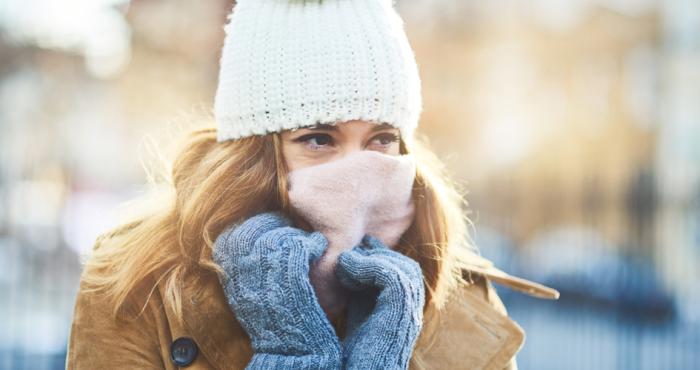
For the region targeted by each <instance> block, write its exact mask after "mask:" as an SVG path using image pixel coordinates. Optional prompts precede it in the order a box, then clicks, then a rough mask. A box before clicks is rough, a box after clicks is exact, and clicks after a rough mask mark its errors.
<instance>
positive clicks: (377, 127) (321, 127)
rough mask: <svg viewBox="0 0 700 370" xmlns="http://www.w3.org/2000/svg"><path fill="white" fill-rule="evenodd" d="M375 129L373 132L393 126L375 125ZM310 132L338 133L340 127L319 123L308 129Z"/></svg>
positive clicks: (385, 124) (387, 124)
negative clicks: (327, 131) (325, 131)
mask: <svg viewBox="0 0 700 370" xmlns="http://www.w3.org/2000/svg"><path fill="white" fill-rule="evenodd" d="M374 126H375V127H373V128H372V132H375V131H379V130H385V129H387V128H393V126H392V125H391V124H389V123H381V124H375V125H374ZM306 128H307V129H309V130H329V131H338V126H337V125H332V124H330V123H317V124H316V125H314V126H310V127H306Z"/></svg>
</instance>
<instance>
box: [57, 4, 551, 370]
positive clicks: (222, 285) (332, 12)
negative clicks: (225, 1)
mask: <svg viewBox="0 0 700 370" xmlns="http://www.w3.org/2000/svg"><path fill="white" fill-rule="evenodd" d="M229 20H230V21H229V23H228V24H227V25H226V40H225V44H224V48H223V52H222V58H221V70H220V76H219V86H218V89H217V95H216V101H215V114H216V117H215V118H216V127H206V128H200V129H194V130H192V131H191V132H189V133H188V134H187V135H186V136H185V138H184V140H183V142H182V143H181V145H180V146H179V150H178V151H177V156H176V158H175V160H174V162H173V163H172V165H170V166H166V167H165V168H169V169H170V171H169V173H168V174H167V179H168V181H167V182H165V184H164V185H165V186H162V187H160V188H159V190H158V192H155V193H154V194H153V195H154V196H153V197H152V198H148V199H149V201H148V202H144V205H147V207H145V208H144V209H143V212H142V213H141V214H140V215H138V216H135V217H134V219H133V220H130V221H128V222H125V223H124V224H123V225H121V226H119V227H117V228H115V229H114V230H111V231H110V232H108V233H105V234H103V235H102V236H100V237H99V238H98V240H97V242H96V244H95V247H94V250H93V254H92V255H91V257H90V259H89V260H88V261H87V264H86V266H85V270H84V273H83V275H82V279H81V283H80V291H79V294H78V297H77V301H76V306H75V312H74V319H73V325H72V328H71V335H70V341H69V344H68V357H67V365H66V366H67V368H70V369H102V368H129V369H140V368H144V369H146V368H148V369H152V368H165V369H176V368H179V367H188V368H192V369H242V368H245V367H248V368H352V369H358V368H363V369H364V368H377V369H378V368H412V369H504V368H505V369H515V368H517V366H516V362H515V354H516V353H517V351H518V350H519V349H520V348H521V346H522V344H523V342H524V337H525V336H524V332H523V330H522V329H521V328H520V326H519V325H518V324H517V323H515V322H514V321H513V320H511V319H510V318H509V317H508V316H507V312H506V310H505V307H504V306H503V304H502V302H501V301H500V299H499V298H498V296H497V294H496V293H495V290H494V289H493V287H492V285H491V282H490V280H494V281H498V282H500V283H504V284H506V285H508V286H511V287H513V288H515V289H518V290H521V291H524V292H527V293H529V294H532V295H535V296H540V297H545V298H556V297H558V292H556V291H555V290H553V289H551V288H547V287H544V286H541V285H539V284H537V283H534V282H529V281H526V280H523V279H519V278H516V277H512V276H510V275H508V274H505V273H503V272H502V271H500V270H498V269H496V268H495V267H494V266H493V265H492V264H491V263H490V262H489V261H488V260H485V259H484V258H482V257H480V256H479V255H478V252H477V250H476V248H475V247H472V246H471V244H470V242H469V237H468V234H467V222H468V220H467V219H466V217H465V216H464V210H463V209H462V205H463V203H464V202H463V199H462V198H461V196H460V194H459V191H458V189H457V188H456V187H455V185H454V184H453V183H452V182H451V181H449V179H448V178H447V176H446V175H445V174H444V173H443V172H442V165H441V164H440V162H439V161H438V160H437V159H436V157H435V156H434V155H433V154H432V153H431V152H430V150H428V148H427V147H426V146H425V145H424V144H422V143H421V141H419V140H416V139H414V136H413V134H414V129H415V127H416V126H417V122H418V116H419V113H420V109H421V98H420V80H419V77H418V70H417V66H416V64H415V59H414V57H413V53H412V51H411V50H410V47H409V44H408V42H407V40H406V37H405V34H404V32H403V28H402V23H401V20H400V18H399V17H398V15H397V14H396V12H395V11H394V9H393V8H392V4H391V1H390V0H323V1H318V0H316V1H302V0H240V1H239V2H238V4H237V5H236V8H235V9H234V11H233V12H232V14H231V16H230V17H229Z"/></svg>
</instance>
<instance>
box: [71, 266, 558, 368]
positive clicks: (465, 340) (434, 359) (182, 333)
mask: <svg viewBox="0 0 700 370" xmlns="http://www.w3.org/2000/svg"><path fill="white" fill-rule="evenodd" d="M471 272H472V273H471V274H469V276H470V277H471V278H470V279H471V281H472V282H473V283H471V284H464V285H463V286H462V287H461V288H459V289H458V290H455V291H454V292H453V294H452V296H450V298H449V300H448V303H447V304H446V306H445V308H444V309H443V310H441V311H431V310H428V311H427V312H426V314H425V316H424V325H423V329H422V330H421V334H420V336H419V337H418V341H417V343H416V346H415V349H414V352H413V357H412V359H411V363H410V368H411V369H412V370H422V369H436V370H437V369H453V370H459V369H465V370H466V369H470V370H476V369H489V370H503V369H507V370H515V369H517V364H516V359H515V355H516V353H517V352H518V351H519V350H520V349H521V348H522V346H523V344H524V341H525V333H524V331H523V329H522V328H521V327H520V326H519V325H518V324H517V323H516V322H515V321H514V320H513V319H511V318H509V317H508V314H507V311H506V308H505V306H504V305H503V303H502V301H501V300H500V298H499V297H498V295H497V294H496V291H495V289H494V287H493V285H492V281H494V282H497V283H500V284H503V285H505V286H508V287H510V288H513V289H516V290H519V291H521V292H524V293H526V294H530V295H533V296H536V297H540V298H549V299H556V298H557V297H558V294H559V293H558V292H557V291H556V290H554V289H551V288H549V287H546V286H543V285H540V284H538V283H535V282H532V281H529V280H525V279H521V278H518V277H515V276H512V275H508V274H506V273H504V272H503V271H501V270H498V269H497V268H495V267H493V266H485V267H483V268H475V269H474V270H473V271H471ZM465 273H466V270H465ZM183 284H184V286H183V302H182V304H183V321H182V322H180V321H179V320H177V319H176V316H175V315H174V313H173V312H172V310H171V308H170V306H169V305H164V304H163V302H165V300H164V296H163V293H164V289H163V286H161V285H160V284H155V286H156V289H155V290H153V291H143V292H139V293H138V294H134V295H133V300H132V301H130V302H131V303H133V304H130V308H129V310H128V311H127V312H126V313H125V314H124V315H127V316H129V317H135V318H136V319H135V320H130V321H122V320H117V321H115V320H112V319H110V312H111V310H112V308H111V307H108V306H107V305H106V304H105V302H104V300H103V299H101V297H100V296H97V295H94V294H87V293H85V292H84V291H83V288H84V286H83V283H82V281H81V284H80V290H79V292H78V296H77V299H76V302H75V307H74V316H73V322H72V326H71V330H70V338H69V342H68V355H67V358H66V369H81V370H82V369H91V370H92V369H168V370H171V369H179V368H180V367H178V366H177V365H175V363H174V362H173V361H172V360H171V345H172V343H173V342H174V341H175V340H176V339H178V338H187V341H188V344H189V345H190V346H191V347H196V348H195V349H196V351H195V352H196V353H194V354H192V353H190V355H191V357H192V361H191V363H189V364H188V365H187V366H186V368H187V369H191V370H204V369H243V368H245V366H246V365H247V363H248V361H249V360H250V359H251V357H252V355H253V352H252V349H251V345H250V340H249V338H248V336H247V334H246V332H245V331H244V330H243V329H242V327H241V326H240V324H239V323H238V321H237V320H236V318H235V316H234V314H233V312H232V311H231V310H230V308H229V306H228V304H227V302H226V297H225V295H224V292H223V289H222V287H221V284H220V283H219V281H218V279H217V277H216V275H215V274H214V273H211V272H203V273H202V274H201V279H196V280H192V281H188V280H186V281H183ZM149 293H151V294H150V299H148V303H147V304H146V306H145V309H144V310H143V312H142V314H141V315H137V314H138V313H139V312H140V310H141V308H142V306H143V303H139V302H145V301H146V300H145V298H146V297H147V296H149ZM333 324H334V326H335V328H336V330H337V331H338V334H339V335H342V332H343V325H342V323H341V322H340V321H339V322H336V323H333ZM428 332H433V333H435V334H434V335H432V336H428V335H427V334H425V333H428Z"/></svg>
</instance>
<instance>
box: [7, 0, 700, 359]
mask: <svg viewBox="0 0 700 370" xmlns="http://www.w3.org/2000/svg"><path fill="white" fill-rule="evenodd" d="M232 5H233V4H232V1H230V0H208V1H185V0H167V1H166V0H132V1H128V0H63V1H60V2H59V1H55V0H3V1H2V2H0V291H2V295H0V332H1V333H2V335H0V369H63V368H64V366H65V362H64V359H65V351H66V339H67V337H68V334H69V329H70V322H71V316H72V309H73V303H74V299H75V294H76V290H77V286H78V279H79V274H80V269H81V262H82V261H83V260H84V259H85V258H86V256H87V253H89V251H90V249H91V248H92V245H93V242H94V240H95V237H96V236H97V235H98V234H99V233H100V232H102V231H104V230H106V229H107V228H109V227H110V226H111V225H113V224H114V222H115V212H114V211H115V209H116V208H117V206H118V205H119V204H121V203H122V202H123V201H125V200H128V199H131V198H133V197H134V196H135V195H137V194H139V193H140V192H141V191H142V190H143V189H144V186H143V185H144V183H145V179H146V176H145V173H144V170H143V168H142V165H141V161H142V158H143V154H144V151H145V150H144V148H145V147H147V145H145V143H147V142H148V141H149V140H159V139H161V137H163V136H164V135H165V134H164V132H165V131H167V127H168V126H169V125H171V124H173V122H178V121H186V120H188V119H190V118H191V117H197V116H199V115H201V114H202V113H207V112H209V110H210V107H211V105H212V102H213V96H214V92H215V88H216V79H217V76H218V58H219V52H220V47H221V45H222V41H223V24H224V22H225V16H226V14H227V13H228V12H229V10H230V9H231V7H232ZM397 8H398V10H399V12H400V13H401V14H402V16H403V17H404V21H405V23H406V27H407V32H408V34H409V39H410V41H411V44H412V46H413V47H414V49H415V52H416V56H417V59H418V62H419V65H420V68H421V77H422V79H423V87H424V90H423V96H424V100H425V107H424V112H423V115H422V120H421V123H420V125H419V132H420V133H422V134H423V135H425V136H426V137H427V138H429V140H430V143H431V146H432V147H433V149H434V150H435V151H436V152H437V153H438V154H439V155H440V157H441V158H443V160H444V161H445V162H446V163H447V164H448V167H449V170H450V171H451V172H452V173H453V175H454V177H455V178H456V179H457V180H459V181H462V182H465V183H466V184H467V188H468V190H469V193H468V194H467V199H468V201H469V202H470V208H471V213H470V217H471V219H472V220H473V221H474V229H473V230H472V231H473V235H474V238H475V240H476V241H477V244H478V246H479V248H480V249H481V252H482V254H483V255H484V256H486V257H488V258H490V259H492V260H493V261H494V262H495V263H496V264H497V266H500V267H501V268H502V269H504V270H505V271H507V272H510V273H511V274H514V275H518V276H523V277H526V278H529V279H532V280H535V281H539V282H542V283H544V284H546V285H549V286H552V287H554V288H556V289H558V290H559V291H560V292H561V298H560V300H559V301H546V300H540V299H536V298H532V297H529V296H526V295H523V294H521V293H517V292H513V291H511V290H509V289H507V288H503V287H500V286H498V285H496V287H497V289H498V291H499V293H500V295H501V297H502V299H503V300H504V302H505V303H506V307H507V308H508V310H509V314H510V315H511V317H513V318H514V319H515V320H516V321H517V322H518V323H519V324H520V325H521V326H522V327H523V328H524V329H525V331H526V341H525V344H524V347H523V348H522V349H521V351H520V352H519V353H518V355H517V359H518V364H519V366H520V368H521V369H537V370H541V369H592V368H595V369H700V351H698V350H699V349H700V272H699V271H698V268H697V267H696V266H697V265H698V262H700V1H698V0H666V1H661V0H569V1H561V0H530V1H526V0H520V1H516V0H494V1H486V2H484V1H480V2H477V1H467V0H403V1H402V0H398V1H397Z"/></svg>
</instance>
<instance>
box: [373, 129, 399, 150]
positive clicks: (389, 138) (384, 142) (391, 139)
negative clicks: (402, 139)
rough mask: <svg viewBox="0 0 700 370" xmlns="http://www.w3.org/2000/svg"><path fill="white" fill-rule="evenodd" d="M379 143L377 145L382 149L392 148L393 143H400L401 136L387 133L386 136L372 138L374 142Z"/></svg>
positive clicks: (380, 135)
mask: <svg viewBox="0 0 700 370" xmlns="http://www.w3.org/2000/svg"><path fill="white" fill-rule="evenodd" d="M375 141H376V142H377V145H378V146H379V147H382V148H386V147H389V146H391V145H392V144H393V143H396V142H398V141H399V135H397V134H395V133H392V132H387V133H384V134H379V135H377V136H375V137H373V138H372V142H375Z"/></svg>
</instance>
